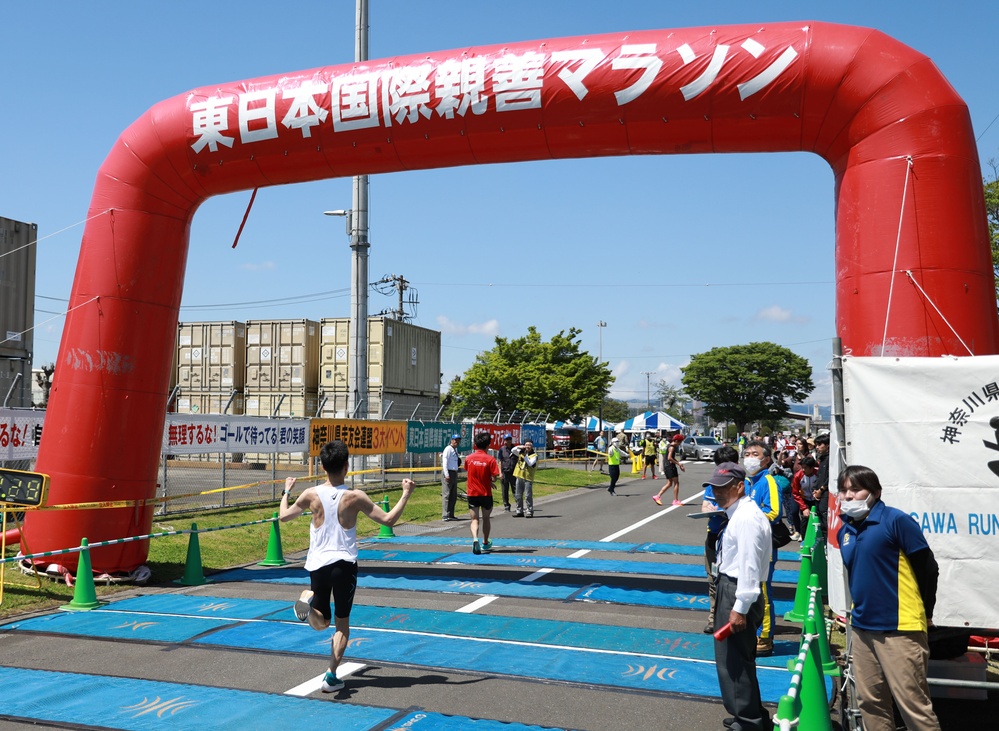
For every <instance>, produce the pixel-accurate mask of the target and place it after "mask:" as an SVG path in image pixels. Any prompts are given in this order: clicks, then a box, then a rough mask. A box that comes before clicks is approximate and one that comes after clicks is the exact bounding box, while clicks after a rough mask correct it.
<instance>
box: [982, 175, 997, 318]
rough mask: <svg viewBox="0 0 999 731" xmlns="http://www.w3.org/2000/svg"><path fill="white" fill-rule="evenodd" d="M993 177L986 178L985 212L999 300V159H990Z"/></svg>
mask: <svg viewBox="0 0 999 731" xmlns="http://www.w3.org/2000/svg"><path fill="white" fill-rule="evenodd" d="M989 167H991V168H992V179H991V180H985V181H984V185H985V213H986V218H987V219H988V223H989V241H990V242H991V244H992V271H993V272H994V273H995V276H996V280H997V281H996V299H997V300H999V161H997V160H995V159H992V160H989Z"/></svg>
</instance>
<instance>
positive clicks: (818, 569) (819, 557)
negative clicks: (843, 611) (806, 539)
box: [812, 535, 829, 604]
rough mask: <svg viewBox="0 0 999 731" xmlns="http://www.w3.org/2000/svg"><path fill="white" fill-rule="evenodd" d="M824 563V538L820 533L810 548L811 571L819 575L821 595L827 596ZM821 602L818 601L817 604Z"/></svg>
mask: <svg viewBox="0 0 999 731" xmlns="http://www.w3.org/2000/svg"><path fill="white" fill-rule="evenodd" d="M827 572H828V569H827V564H826V539H825V538H823V537H822V536H821V535H819V536H818V537H816V539H815V548H814V549H813V550H812V573H813V574H815V575H817V576H818V577H819V586H821V587H822V596H823V597H825V598H826V599H828V598H829V580H828V576H827ZM821 603H822V602H821V601H820V602H819V604H821Z"/></svg>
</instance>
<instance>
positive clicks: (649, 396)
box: [642, 371, 655, 411]
mask: <svg viewBox="0 0 999 731" xmlns="http://www.w3.org/2000/svg"><path fill="white" fill-rule="evenodd" d="M642 375H643V376H645V410H646V411H652V392H651V385H650V383H651V381H650V379H651V378H652V376H653V375H655V371H642Z"/></svg>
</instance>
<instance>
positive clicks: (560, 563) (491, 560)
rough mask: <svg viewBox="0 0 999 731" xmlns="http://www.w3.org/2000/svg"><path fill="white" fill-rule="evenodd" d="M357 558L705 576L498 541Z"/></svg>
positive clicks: (691, 567) (788, 579) (686, 568)
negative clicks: (516, 549) (477, 550)
mask: <svg viewBox="0 0 999 731" xmlns="http://www.w3.org/2000/svg"><path fill="white" fill-rule="evenodd" d="M357 559H358V561H380V562H386V563H391V562H395V561H399V562H403V563H410V562H412V563H442V564H455V563H458V564H470V565H473V566H475V565H481V566H512V567H515V568H522V569H531V570H533V571H536V570H538V569H562V570H566V571H591V572H595V573H608V574H648V575H651V576H679V577H695V578H699V579H702V578H704V566H703V565H702V564H693V563H660V562H658V561H612V560H608V559H599V558H564V557H559V556H537V555H534V556H522V555H518V554H504V553H503V546H502V544H499V543H497V544H496V547H495V548H494V549H493V550H492V551H491V552H490V553H483V554H481V555H479V556H476V555H475V554H474V553H472V552H471V550H469V551H468V552H467V553H452V554H433V553H425V552H422V551H375V550H364V549H362V550H360V551H358V555H357ZM774 581H775V582H776V583H782V584H795V585H797V583H798V572H797V571H774Z"/></svg>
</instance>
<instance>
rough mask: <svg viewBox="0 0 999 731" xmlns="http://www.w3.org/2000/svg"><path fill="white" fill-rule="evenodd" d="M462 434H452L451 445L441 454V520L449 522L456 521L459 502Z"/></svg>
mask: <svg viewBox="0 0 999 731" xmlns="http://www.w3.org/2000/svg"><path fill="white" fill-rule="evenodd" d="M460 442H461V434H452V435H451V443H450V444H448V445H447V446H446V447H444V451H443V452H442V453H441V475H442V477H441V482H442V490H441V520H443V521H445V522H447V521H449V520H456V518H455V517H454V506H455V503H457V502H458V467H459V466H460V465H461V457H459V456H458V444H459V443H460Z"/></svg>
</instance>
